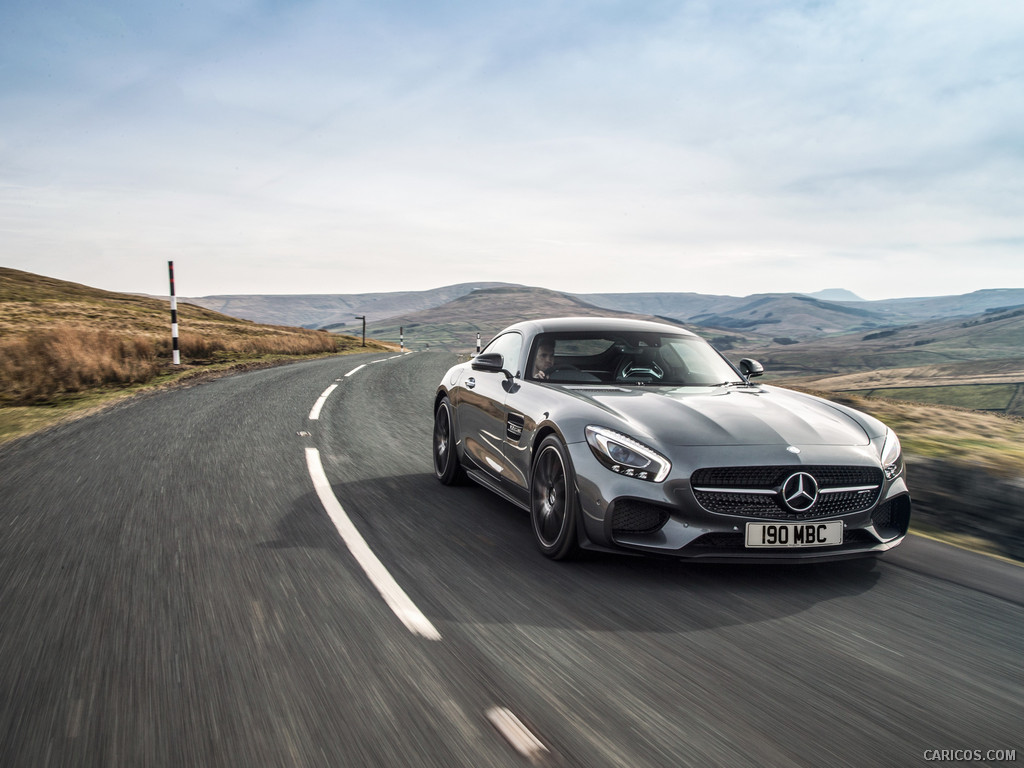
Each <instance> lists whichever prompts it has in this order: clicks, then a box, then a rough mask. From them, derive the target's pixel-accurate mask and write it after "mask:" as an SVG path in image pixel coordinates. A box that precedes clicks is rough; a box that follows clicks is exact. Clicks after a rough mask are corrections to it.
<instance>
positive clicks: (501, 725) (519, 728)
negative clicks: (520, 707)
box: [487, 707, 548, 763]
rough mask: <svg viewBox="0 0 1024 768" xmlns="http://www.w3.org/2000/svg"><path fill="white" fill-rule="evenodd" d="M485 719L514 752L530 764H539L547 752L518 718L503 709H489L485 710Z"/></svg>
mask: <svg viewBox="0 0 1024 768" xmlns="http://www.w3.org/2000/svg"><path fill="white" fill-rule="evenodd" d="M487 719H488V720H490V721H491V725H493V726H494V727H495V728H497V729H498V733H500V734H501V735H502V736H504V737H505V740H506V741H507V742H508V743H509V744H511V745H512V747H513V749H515V751H516V752H518V753H519V754H521V755H522V756H523V757H525V758H526V759H527V760H529V761H530V762H531V763H537V762H539V761H540V760H541V759H542V758H543V757H544V754H545V753H546V752H547V751H548V748H547V747H545V746H544V745H543V744H542V743H541V742H540V739H538V738H537V737H536V736H534V735H533V734H532V733H530V731H529V729H527V727H526V726H525V725H523V724H522V723H521V722H520V721H519V718H518V717H516V716H515V715H514V714H512V712H511V711H509V710H508V709H506V708H505V707H491V708H490V709H488V710H487Z"/></svg>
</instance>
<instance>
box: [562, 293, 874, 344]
mask: <svg viewBox="0 0 1024 768" xmlns="http://www.w3.org/2000/svg"><path fill="white" fill-rule="evenodd" d="M577 298H579V299H581V300H583V301H587V302H589V303H592V304H597V305H599V306H605V307H612V308H615V309H617V310H618V311H620V312H634V313H639V314H654V315H659V316H662V317H669V318H672V319H674V320H676V321H677V322H680V323H693V324H696V325H703V326H710V327H714V328H722V329H731V330H733V331H749V332H750V333H756V334H758V335H762V336H769V337H773V338H779V339H787V340H801V339H809V338H814V337H817V336H826V335H829V334H837V333H847V332H849V331H852V330H866V329H871V328H878V327H881V326H884V325H888V324H891V322H892V321H891V320H890V319H889V318H887V317H886V316H885V315H882V314H880V313H877V312H874V311H873V310H872V309H871V306H870V305H871V302H853V303H850V304H846V303H837V302H832V301H822V300H821V299H816V298H814V297H812V296H805V295H803V294H796V293H794V294H789V293H778V294H775V293H769V294H755V295H753V296H746V297H743V298H737V297H735V296H709V295H705V294H699V293H602V294H580V295H578V296H577Z"/></svg>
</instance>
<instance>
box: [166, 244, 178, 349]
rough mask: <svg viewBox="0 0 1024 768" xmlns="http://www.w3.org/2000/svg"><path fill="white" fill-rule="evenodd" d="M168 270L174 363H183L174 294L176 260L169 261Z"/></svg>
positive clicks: (176, 299)
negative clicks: (179, 350)
mask: <svg viewBox="0 0 1024 768" xmlns="http://www.w3.org/2000/svg"><path fill="white" fill-rule="evenodd" d="M167 271H168V272H170V275H171V349H172V350H173V352H172V354H173V356H174V364H175V365H181V354H180V353H179V352H178V298H177V297H176V296H175V295H174V262H173V261H168V262H167Z"/></svg>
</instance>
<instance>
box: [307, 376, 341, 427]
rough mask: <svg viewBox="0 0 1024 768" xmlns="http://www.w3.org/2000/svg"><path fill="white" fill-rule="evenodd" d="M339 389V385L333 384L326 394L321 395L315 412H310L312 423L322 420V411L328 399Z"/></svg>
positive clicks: (314, 409)
mask: <svg viewBox="0 0 1024 768" xmlns="http://www.w3.org/2000/svg"><path fill="white" fill-rule="evenodd" d="M337 388H338V385H337V384H331V386H329V387H328V388H327V389H325V390H324V393H323V394H322V395H320V399H319V400H317V401H316V403H315V404H314V405H313V410H311V411H310V412H309V420H310V421H316V420H317V419H319V418H320V409H321V408H323V407H324V403H326V402H327V398H328V397H330V396H331V392H333V391H334V390H336V389H337Z"/></svg>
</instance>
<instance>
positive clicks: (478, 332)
mask: <svg viewBox="0 0 1024 768" xmlns="http://www.w3.org/2000/svg"><path fill="white" fill-rule="evenodd" d="M476 353H477V354H478V355H479V354H480V331H477V332H476Z"/></svg>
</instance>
